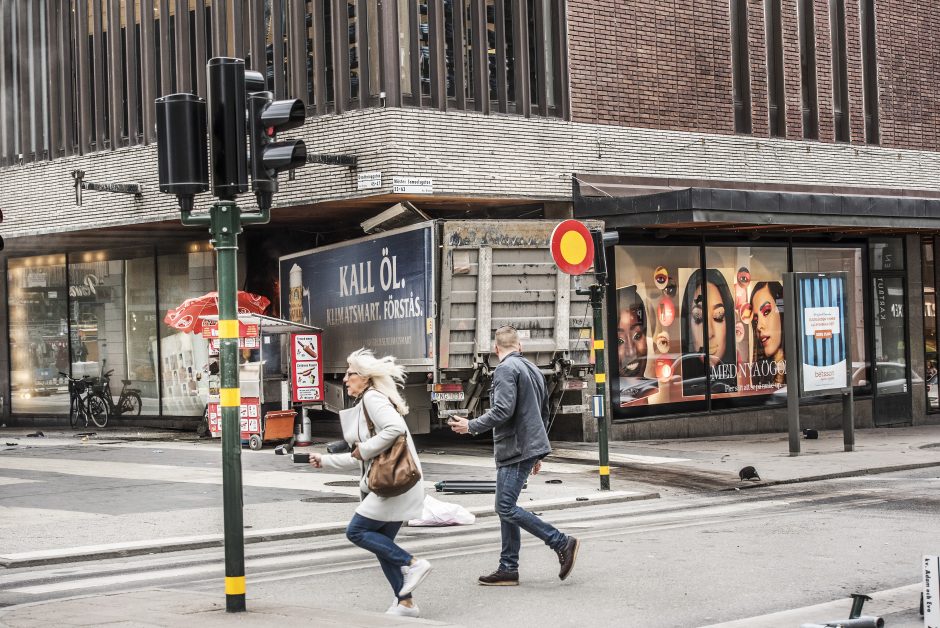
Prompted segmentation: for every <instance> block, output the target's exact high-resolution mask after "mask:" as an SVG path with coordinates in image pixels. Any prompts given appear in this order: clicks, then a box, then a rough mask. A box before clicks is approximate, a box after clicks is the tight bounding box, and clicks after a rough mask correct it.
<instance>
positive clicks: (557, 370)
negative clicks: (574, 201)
mask: <svg viewBox="0 0 940 628" xmlns="http://www.w3.org/2000/svg"><path fill="white" fill-rule="evenodd" d="M556 224H557V222H556V221H552V220H432V221H428V222H424V223H420V224H418V225H413V226H409V227H404V228H401V229H396V230H392V231H386V232H382V233H378V234H375V235H370V236H366V237H363V238H359V239H356V240H351V241H347V242H343V243H340V244H335V245H331V246H324V247H320V248H316V249H311V250H308V251H302V252H300V253H294V254H292V255H286V256H284V257H281V258H280V260H279V273H280V285H281V312H282V317H283V318H287V319H289V320H292V321H296V322H298V323H307V324H311V325H315V326H317V327H322V328H323V330H324V331H323V353H324V363H323V364H324V383H325V398H324V406H325V407H326V408H327V409H330V410H333V411H338V410H339V409H342V408H344V407H346V406H347V405H348V404H349V400H348V399H346V396H345V391H344V389H343V385H342V377H343V373H344V372H345V370H346V366H347V365H346V356H347V355H349V353H351V352H352V351H354V350H356V349H359V348H361V347H366V348H369V349H373V350H374V351H375V353H376V355H378V356H383V355H394V356H395V357H396V358H397V359H398V361H399V362H400V363H401V364H403V365H404V366H406V368H407V371H408V381H407V385H406V387H405V398H406V400H407V402H408V404H409V406H410V407H411V411H410V413H409V415H408V416H407V417H406V418H407V421H408V423H409V427H410V428H411V429H412V430H413V431H414V432H415V433H419V434H420V433H426V432H429V431H430V430H431V429H432V428H436V427H441V426H443V425H444V422H445V421H446V418H447V417H449V416H450V415H452V414H469V415H470V416H477V415H479V414H480V413H481V412H482V411H484V410H485V409H486V407H487V405H488V403H489V380H490V378H489V374H490V373H491V371H492V370H493V369H494V368H495V367H496V364H497V362H496V358H495V356H494V355H492V349H493V335H494V332H495V330H496V329H498V328H499V327H500V326H502V325H512V326H513V327H515V328H516V329H517V330H518V331H519V335H520V337H521V342H522V349H523V353H524V354H525V356H526V357H527V358H529V359H530V360H532V361H533V362H534V363H535V364H536V365H537V366H538V367H539V368H540V369H541V370H542V372H543V373H544V375H545V377H546V381H547V384H548V390H549V394H550V399H551V404H552V415H553V418H555V419H556V421H555V422H554V425H556V429H557V430H558V432H557V433H556V435H555V436H554V437H576V436H577V435H578V433H579V432H580V430H581V428H582V422H583V417H584V414H585V412H587V410H588V408H587V405H586V395H587V394H588V391H587V388H588V380H589V379H590V375H591V373H592V372H593V365H592V364H591V359H592V354H591V342H592V333H591V320H592V318H591V309H590V305H589V302H588V300H587V297H586V296H582V295H578V294H577V289H578V288H579V287H587V285H589V284H590V283H591V282H592V281H593V275H584V276H582V277H572V276H570V275H567V274H565V273H562V272H560V271H559V270H558V268H557V267H556V265H555V263H554V262H553V261H552V257H551V252H550V249H549V239H550V237H551V233H552V230H553V229H554V227H555V225H556ZM596 226H599V224H598V225H596ZM569 432H570V434H569Z"/></svg>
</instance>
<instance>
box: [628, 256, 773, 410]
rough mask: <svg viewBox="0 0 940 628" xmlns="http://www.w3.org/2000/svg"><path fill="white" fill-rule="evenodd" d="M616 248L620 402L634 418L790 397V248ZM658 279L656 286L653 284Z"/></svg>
mask: <svg viewBox="0 0 940 628" xmlns="http://www.w3.org/2000/svg"><path fill="white" fill-rule="evenodd" d="M700 251H701V249H700V248H699V247H697V246H686V247H681V246H673V247H670V246H657V247H644V246H629V247H617V249H616V251H615V263H616V278H617V286H618V288H617V310H616V314H615V320H616V323H617V369H618V375H619V377H618V378H617V380H616V382H615V383H614V387H617V391H616V394H617V395H618V396H619V397H618V398H619V404H618V405H619V406H620V407H621V408H624V409H628V408H629V409H634V408H639V407H640V406H654V405H667V404H680V405H671V406H670V407H663V408H661V409H656V410H652V409H648V410H646V411H643V410H631V412H628V413H627V414H626V415H627V416H630V415H634V414H636V415H640V414H648V413H652V412H655V413H669V412H674V411H688V410H693V409H695V410H704V409H706V401H707V400H709V399H710V400H711V407H712V408H721V407H732V406H739V405H754V404H766V403H776V402H778V401H784V400H785V396H783V395H781V394H779V393H780V392H781V391H782V390H784V389H785V386H786V358H785V355H784V337H783V329H784V327H783V321H784V318H783V317H784V304H783V273H784V272H785V271H786V267H787V252H786V249H785V248H782V247H764V248H751V247H708V248H706V250H705V253H706V259H705V268H702V267H701V262H700ZM647 277H648V278H649V281H646V278H647Z"/></svg>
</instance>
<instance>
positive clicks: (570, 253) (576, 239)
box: [559, 231, 587, 264]
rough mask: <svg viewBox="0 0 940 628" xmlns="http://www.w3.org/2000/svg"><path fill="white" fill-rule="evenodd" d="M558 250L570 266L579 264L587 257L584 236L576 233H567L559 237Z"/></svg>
mask: <svg viewBox="0 0 940 628" xmlns="http://www.w3.org/2000/svg"><path fill="white" fill-rule="evenodd" d="M559 249H560V251H561V256H562V257H563V258H565V261H567V262H568V263H570V264H580V263H581V262H583V261H584V256H585V255H587V243H586V242H585V241H584V236H582V235H581V234H580V233H578V232H577V231H569V232H568V233H566V234H565V235H563V236H561V244H560V246H559Z"/></svg>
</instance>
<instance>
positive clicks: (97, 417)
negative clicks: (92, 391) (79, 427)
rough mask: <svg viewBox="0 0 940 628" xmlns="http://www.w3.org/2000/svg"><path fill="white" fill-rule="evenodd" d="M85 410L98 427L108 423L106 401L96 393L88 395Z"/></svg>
mask: <svg viewBox="0 0 940 628" xmlns="http://www.w3.org/2000/svg"><path fill="white" fill-rule="evenodd" d="M87 411H88V415H89V417H90V418H91V420H92V422H93V423H94V424H95V425H97V426H98V427H104V426H106V425H107V424H108V402H107V401H105V400H104V399H102V398H101V397H99V396H98V395H91V396H89V397H88V406H87Z"/></svg>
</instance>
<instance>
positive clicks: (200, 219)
mask: <svg viewBox="0 0 940 628" xmlns="http://www.w3.org/2000/svg"><path fill="white" fill-rule="evenodd" d="M269 219H270V210H268V209H262V210H261V211H260V212H258V213H254V212H252V213H248V214H244V215H243V214H242V213H241V211H240V210H239V209H238V205H236V204H235V202H234V201H220V202H218V203H215V204H214V205H212V208H211V209H210V210H209V215H208V216H206V215H204V214H203V215H198V216H193V215H192V212H191V211H189V210H187V209H183V211H182V222H183V224H184V225H209V233H210V234H212V239H211V240H210V242H211V244H212V245H213V247H214V248H215V253H216V268H217V273H218V282H219V285H218V299H219V327H218V329H219V339H220V348H219V372H220V375H221V382H220V384H221V385H220V388H219V401H220V404H219V405H220V406H221V408H222V507H223V518H224V524H225V610H226V611H228V612H230V613H237V612H241V611H244V610H245V533H244V524H243V518H242V463H241V454H242V448H241V425H240V421H239V416H238V415H239V407H240V406H241V392H240V391H239V387H238V306H237V300H238V294H237V283H238V266H237V255H238V234H239V233H241V231H242V223H245V224H263V223H267V222H268V221H269Z"/></svg>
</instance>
